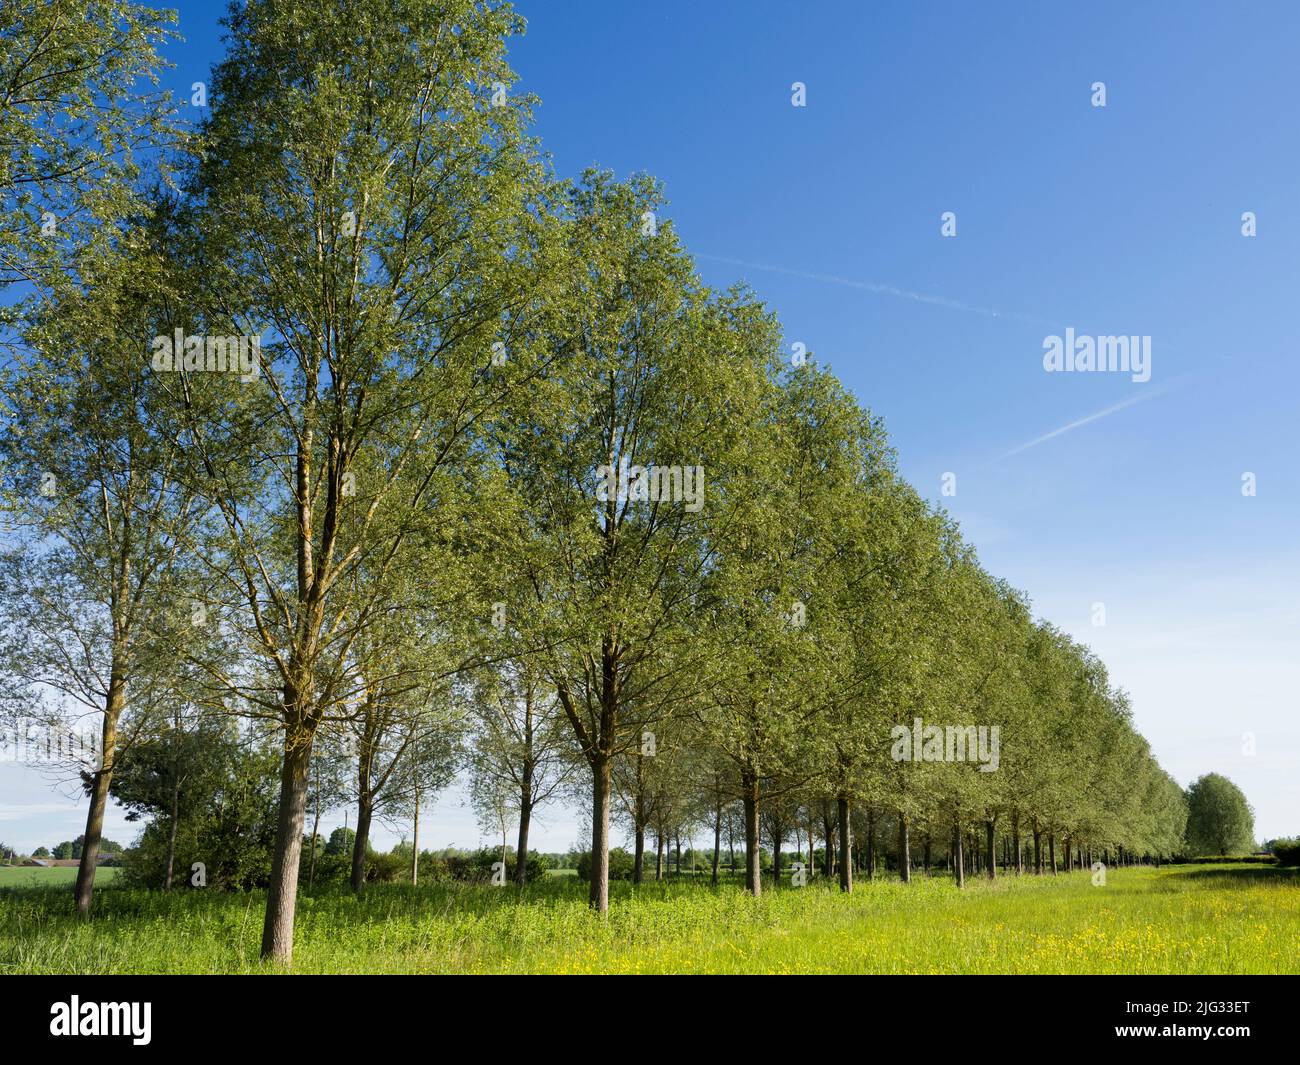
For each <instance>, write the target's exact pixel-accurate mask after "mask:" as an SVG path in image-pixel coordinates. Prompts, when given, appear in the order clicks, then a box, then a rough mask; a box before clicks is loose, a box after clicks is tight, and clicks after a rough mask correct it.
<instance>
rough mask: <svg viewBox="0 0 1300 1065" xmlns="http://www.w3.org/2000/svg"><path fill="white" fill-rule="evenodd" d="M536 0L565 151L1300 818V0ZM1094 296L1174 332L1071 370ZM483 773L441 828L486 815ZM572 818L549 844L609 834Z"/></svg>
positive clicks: (1138, 716) (1167, 731)
mask: <svg viewBox="0 0 1300 1065" xmlns="http://www.w3.org/2000/svg"><path fill="white" fill-rule="evenodd" d="M518 6H519V10H520V11H521V12H522V13H523V14H524V15H525V17H527V18H528V20H529V29H528V34H527V36H526V37H525V38H523V39H522V40H520V41H517V42H516V43H515V44H514V45H513V47H512V56H513V61H514V65H515V67H516V70H517V71H518V72H519V74H520V88H521V89H524V90H527V91H530V92H535V93H536V94H537V95H538V96H539V97H540V98H541V106H540V108H539V110H538V113H537V123H536V132H537V133H538V135H539V136H540V137H541V138H542V141H543V144H544V146H545V148H546V150H547V151H548V152H549V153H550V154H551V155H552V157H553V160H554V165H555V168H556V170H557V171H558V172H559V173H560V174H564V175H575V174H577V173H578V172H580V171H581V170H582V169H583V168H584V167H586V166H588V165H592V164H597V165H600V166H604V167H608V168H611V169H613V170H614V171H615V172H616V173H618V174H619V175H620V176H624V175H626V174H628V173H630V172H632V171H636V170H645V171H648V172H650V173H652V174H654V175H656V176H657V177H659V178H661V179H662V180H663V181H664V182H665V184H666V188H667V194H668V197H669V200H670V209H669V214H670V215H671V217H672V219H673V221H674V224H675V225H676V226H677V228H678V230H679V232H680V233H681V235H682V236H683V238H684V240H685V242H686V245H687V247H688V248H689V249H690V250H691V251H692V252H693V253H694V254H695V255H696V257H697V261H698V266H699V270H700V273H701V276H702V277H703V278H704V280H706V281H707V282H709V283H712V284H715V285H718V286H727V285H729V284H731V283H733V282H735V281H737V280H742V279H743V280H745V281H747V282H748V283H749V284H750V285H751V286H752V287H753V288H754V289H755V291H756V292H757V293H758V294H759V295H760V296H761V297H762V298H763V299H764V300H765V301H767V302H768V304H769V305H770V306H771V307H772V308H773V309H774V310H775V311H776V312H777V314H778V315H779V317H780V319H781V321H782V323H783V325H784V328H785V332H786V337H787V340H789V341H795V340H799V341H802V342H803V343H805V344H806V345H807V346H808V348H809V349H810V350H811V351H812V352H813V354H814V355H815V357H816V358H817V359H818V360H819V361H822V362H827V363H829V364H830V365H831V366H832V367H833V368H834V369H835V371H836V372H837V373H838V374H839V376H840V377H841V378H842V379H843V380H844V381H845V383H846V384H847V385H848V386H849V387H851V388H852V389H853V391H854V392H855V394H856V395H857V396H858V398H859V399H860V400H861V401H862V402H863V403H864V404H865V405H867V406H869V407H871V408H872V409H873V410H874V411H875V412H876V413H877V414H880V415H881V416H883V417H884V418H885V420H886V423H887V425H888V428H889V431H890V434H891V438H892V440H893V442H894V444H895V446H896V447H897V448H898V451H899V456H900V462H901V466H902V469H903V471H904V473H905V475H906V476H907V477H908V478H909V479H910V480H911V481H912V482H913V483H914V484H915V485H916V486H917V487H918V488H919V489H920V490H921V491H922V492H923V493H924V494H925V495H927V496H928V497H930V498H931V499H933V500H934V501H936V502H941V503H943V504H944V505H945V506H947V507H948V509H949V510H950V511H951V513H952V514H953V515H954V517H956V518H957V519H959V520H960V521H961V523H962V526H963V529H964V530H965V533H966V535H967V537H968V538H969V539H970V540H971V541H972V542H974V544H975V545H976V546H977V548H978V549H979V552H980V556H981V558H982V560H983V561H984V563H985V565H986V566H987V568H988V569H990V570H991V571H992V572H993V573H995V574H997V575H999V576H1001V577H1004V578H1006V579H1007V580H1009V581H1010V582H1011V583H1012V584H1014V585H1016V586H1017V587H1020V588H1023V589H1024V590H1026V591H1027V592H1028V593H1029V595H1030V596H1031V598H1032V600H1033V602H1034V606H1035V610H1036V612H1037V613H1038V614H1039V615H1041V616H1043V617H1046V618H1048V619H1050V620H1051V621H1053V622H1054V623H1056V624H1057V625H1059V626H1060V627H1061V628H1063V629H1065V630H1067V631H1069V632H1071V633H1072V634H1074V635H1075V636H1076V637H1077V638H1079V639H1081V640H1083V641H1084V642H1086V643H1088V644H1090V645H1091V646H1092V647H1093V648H1094V649H1096V651H1097V652H1098V653H1099V654H1100V655H1101V656H1102V658H1103V659H1104V660H1105V661H1106V663H1107V665H1108V666H1109V668H1110V671H1111V676H1112V678H1113V680H1114V681H1115V682H1116V683H1118V684H1120V685H1122V686H1124V687H1125V688H1127V689H1128V690H1129V691H1130V692H1131V694H1132V696H1133V706H1134V714H1135V720H1136V724H1137V727H1138V729H1139V730H1140V731H1141V732H1142V733H1143V734H1144V735H1145V736H1146V737H1147V738H1148V739H1149V740H1150V741H1151V743H1152V745H1153V747H1154V750H1155V753H1156V756H1157V757H1158V758H1159V760H1160V762H1161V763H1162V765H1164V766H1165V768H1166V769H1168V770H1169V771H1170V772H1171V773H1172V774H1173V775H1174V776H1175V777H1176V778H1177V779H1178V780H1179V782H1180V783H1183V784H1187V783H1189V782H1190V781H1191V780H1192V779H1194V778H1195V777H1197V776H1199V775H1201V774H1202V773H1205V772H1210V771H1218V772H1223V773H1225V774H1227V775H1228V776H1230V777H1231V778H1232V779H1233V780H1235V781H1236V782H1237V783H1238V784H1239V785H1240V786H1241V787H1242V788H1243V790H1244V791H1245V792H1246V795H1247V798H1248V799H1249V800H1250V801H1251V803H1252V804H1253V805H1254V807H1255V812H1256V831H1257V835H1258V836H1259V837H1261V838H1265V837H1270V836H1276V835H1283V834H1293V833H1295V832H1296V831H1297V815H1298V814H1300V720H1298V719H1297V712H1296V706H1297V692H1298V691H1300V654H1297V641H1296V634H1297V631H1300V627H1298V626H1297V621H1298V620H1300V595H1298V594H1297V593H1298V592H1300V545H1298V544H1297V537H1296V531H1297V527H1298V526H1300V476H1298V475H1297V465H1296V456H1297V448H1296V440H1295V435H1296V426H1297V424H1298V423H1300V417H1298V414H1300V370H1298V369H1297V366H1296V361H1295V358H1294V348H1295V341H1296V337H1295V333H1294V332H1293V330H1295V329H1296V328H1297V316H1296V314H1295V307H1296V305H1297V301H1296V296H1295V293H1296V291H1297V282H1298V281H1300V255H1298V254H1297V252H1298V251H1300V206H1298V204H1300V197H1298V196H1297V192H1298V191H1300V190H1298V185H1300V138H1297V137H1296V135H1295V130H1296V120H1297V117H1300V65H1297V64H1296V63H1295V60H1294V41H1295V40H1296V39H1297V36H1298V35H1300V8H1298V7H1296V5H1294V4H1286V3H1273V4H1269V3H1256V4H1251V5H1249V7H1243V6H1242V5H1235V4H1233V5H1229V4H1226V3H1221V4H1208V3H1188V4H1184V5H1179V6H1178V7H1177V8H1175V7H1172V6H1171V5H1169V4H1167V3H1157V2H1148V3H1133V2H1128V3H1091V4H1086V5H1085V4H1071V5H1058V4H1053V5H1027V4H1023V3H1017V4H1009V3H1008V4H995V3H987V2H985V3H981V4H979V5H971V4H958V3H920V2H918V3H903V2H901V0H900V2H896V3H888V4H883V3H869V4H866V3H860V2H856V0H834V2H809V3H798V4H792V3H788V2H785V0H781V2H775V0H751V2H744V3H742V2H725V3H724V2H718V3H702V2H700V0H695V2H692V3H679V2H676V0H656V2H654V3H630V2H629V3H618V4H614V3H608V2H607V0H563V2H559V0H552V2H550V3H545V2H540V0H520V3H519V5H518ZM180 12H181V30H182V32H183V33H184V34H185V35H186V37H187V42H186V43H185V44H184V45H180V46H177V47H175V48H173V49H171V50H170V52H169V56H170V58H171V59H172V60H173V61H174V62H175V63H176V64H177V69H176V70H175V71H173V72H172V74H171V76H170V77H169V79H168V82H169V84H170V85H171V86H172V87H173V88H175V89H176V90H177V92H178V95H181V96H184V97H188V95H189V86H190V83H191V82H192V81H195V80H199V79H205V80H206V74H207V70H208V67H209V65H210V64H211V63H212V62H213V61H214V60H215V59H216V58H217V57H218V56H219V54H220V42H219V33H218V28H217V26H216V18H217V14H218V12H217V9H216V6H215V5H212V4H209V3H206V2H203V3H200V2H187V3H182V4H181V5H180ZM795 81H801V82H803V83H805V85H806V86H807V106H806V107H802V108H796V107H792V106H791V102H790V97H791V85H792V83H793V82H795ZM1097 81H1101V82H1104V83H1105V86H1106V106H1105V107H1104V108H1102V107H1094V106H1092V103H1091V98H1092V85H1093V83H1094V82H1097ZM945 211H951V212H954V213H955V214H956V216H957V235H956V236H955V237H952V238H945V237H943V236H941V235H940V216H941V214H942V213H943V212H945ZM1245 211H1252V212H1254V213H1255V215H1256V217H1257V226H1258V235H1257V236H1255V237H1253V238H1247V237H1244V236H1242V234H1241V225H1242V223H1241V215H1242V213H1243V212H1245ZM1067 328H1073V329H1074V330H1075V331H1076V333H1078V334H1088V335H1112V334H1118V335H1126V336H1127V335H1139V336H1149V337H1151V348H1152V359H1151V379H1150V381H1148V382H1145V383H1135V382H1133V381H1131V380H1130V378H1129V376H1128V375H1123V374H1116V373H1092V374H1087V373H1047V372H1045V371H1044V369H1043V364H1042V357H1043V342H1044V338H1045V337H1046V336H1048V335H1062V334H1064V332H1065V330H1066V329H1067ZM1102 412H1108V413H1102ZM1098 414H1101V416H1100V417H1093V416H1094V415H1098ZM1089 419H1090V420H1089ZM1079 422H1082V424H1078V425H1076V424H1075V423H1079ZM1070 426H1073V428H1066V427H1070ZM1062 429H1065V431H1063V432H1058V430H1062ZM1049 434H1055V435H1049ZM1043 437H1047V439H1040V438H1043ZM1026 445H1029V446H1026ZM946 472H951V473H954V474H955V475H956V485H957V494H956V495H955V496H953V497H949V498H942V499H941V498H940V494H939V493H940V484H941V481H940V478H941V476H942V475H943V474H944V473H946ZM1246 472H1250V473H1253V474H1255V476H1256V479H1257V494H1256V495H1255V496H1253V497H1249V496H1244V495H1243V494H1242V475H1243V473H1246ZM1099 602H1100V603H1104V604H1105V620H1106V624H1105V626H1104V627H1098V626H1094V625H1093V624H1092V617H1093V604H1094V603H1099ZM1246 732H1251V733H1253V734H1254V736H1255V753H1254V754H1253V755H1247V754H1243V733H1246ZM58 802H60V800H59V798H58V796H57V795H52V794H51V792H50V791H49V789H48V788H47V787H45V785H44V784H43V783H41V782H40V781H39V779H38V778H37V777H35V775H34V774H28V773H27V772H26V771H23V770H19V769H17V768H16V767H13V766H0V838H4V839H6V840H9V841H11V842H13V843H15V844H17V845H19V846H23V845H24V844H30V845H33V846H34V845H35V844H37V843H40V842H45V843H54V842H57V839H56V837H57V838H58V839H61V838H68V837H71V836H74V835H76V834H78V833H79V832H80V831H81V827H82V826H81V823H82V821H83V820H84V807H80V806H78V805H77V804H75V803H69V804H68V805H67V807H66V808H64V809H60V810H48V809H42V810H36V809H32V808H31V807H32V806H33V805H41V804H44V805H51V804H55V803H58ZM459 802H460V799H459V797H458V796H457V795H456V794H455V793H448V794H447V795H445V796H444V798H443V800H442V802H441V804H440V807H439V809H438V810H437V811H435V813H434V815H433V819H432V824H430V825H429V826H427V827H423V826H422V830H421V836H422V838H426V839H429V841H430V843H431V844H444V843H457V844H459V845H470V844H473V843H475V842H477V839H478V831H477V828H476V826H475V824H474V820H473V817H472V816H471V815H470V814H469V812H468V810H466V809H463V808H461V807H460V805H459ZM117 816H118V815H117V814H116V813H115V814H114V817H117ZM338 821H339V823H341V817H340V818H339V819H338ZM543 821H544V824H543V825H542V826H541V830H540V831H538V832H536V833H535V843H536V845H537V846H538V847H540V848H542V849H562V848H564V847H567V846H568V844H569V843H571V842H573V841H574V840H575V839H577V838H578V836H579V829H578V826H577V822H576V820H575V819H574V818H572V817H570V816H568V815H567V814H562V813H561V812H559V811H552V812H551V814H550V815H549V816H544V818H543ZM107 830H108V834H109V835H114V834H115V833H116V834H117V838H121V839H122V840H123V841H124V842H125V841H126V840H127V839H129V837H130V835H131V834H132V830H131V829H130V828H129V827H128V826H124V825H121V823H120V820H118V821H114V819H113V818H110V823H109V825H108V829H107ZM395 838H396V836H395V835H393V834H388V833H383V832H381V833H379V834H378V839H377V842H379V843H385V842H388V841H389V840H390V839H395Z"/></svg>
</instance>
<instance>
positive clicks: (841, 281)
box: [695, 253, 1056, 327]
mask: <svg viewBox="0 0 1300 1065" xmlns="http://www.w3.org/2000/svg"><path fill="white" fill-rule="evenodd" d="M695 258H697V259H708V260H710V261H711V262H716V263H728V264H729V265H731V266H739V267H742V268H743V269H745V270H767V271H769V272H771V273H774V274H785V275H786V276H787V277H798V278H802V279H803V280H804V281H822V282H825V283H826V284H830V285H842V286H844V287H845V288H856V289H858V290H859V291H860V292H871V293H874V294H875V295H877V296H894V297H896V298H897V299H902V300H912V301H913V302H914V303H928V304H930V305H931V306H933V307H944V308H946V309H947V310H950V311H965V312H966V313H967V314H979V315H983V316H984V317H985V318H1001V319H1007V320H1014V321H1018V322H1028V323H1030V324H1032V325H1047V326H1052V327H1055V325H1056V323H1055V322H1047V321H1044V320H1042V319H1041V318H1031V317H1030V316H1029V315H1027V314H1020V313H1018V312H1014V311H1013V312H1011V313H1007V312H1005V311H995V310H991V309H990V308H988V307H973V306H971V304H969V303H962V302H961V301H960V300H950V299H948V298H947V297H945V296H932V295H930V294H929V293H926V292H911V291H909V290H908V289H905V288H899V287H898V286H897V285H885V284H881V283H880V282H878V281H857V280H854V279H853V278H851V277H837V276H836V275H835V274H815V273H811V272H810V271H808V270H791V269H789V268H788V267H784V266H772V265H770V264H768V263H751V262H746V261H745V260H744V259H731V258H728V257H727V256H725V255H702V254H699V253H696V255H695Z"/></svg>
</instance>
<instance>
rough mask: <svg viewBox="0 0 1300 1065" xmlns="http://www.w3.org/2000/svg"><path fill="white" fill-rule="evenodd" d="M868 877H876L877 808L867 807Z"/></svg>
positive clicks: (872, 878)
mask: <svg viewBox="0 0 1300 1065" xmlns="http://www.w3.org/2000/svg"><path fill="white" fill-rule="evenodd" d="M867 879H868V880H875V879H876V808H875V807H874V806H868V807H867Z"/></svg>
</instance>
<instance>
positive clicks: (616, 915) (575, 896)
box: [0, 864, 1300, 974]
mask: <svg viewBox="0 0 1300 1065" xmlns="http://www.w3.org/2000/svg"><path fill="white" fill-rule="evenodd" d="M0 884H3V887H2V888H0V973H10V974H15V973H256V972H267V971H275V970H274V968H273V967H270V966H264V965H263V964H261V963H260V962H259V960H258V948H259V941H260V935H261V926H262V910H263V906H264V903H265V899H264V896H263V895H262V894H260V893H252V894H246V895H244V894H218V893H215V892H213V893H210V894H203V893H198V892H177V893H175V894H172V895H163V894H161V893H156V892H146V891H140V890H136V889H128V888H124V887H117V886H108V887H106V888H105V889H104V890H101V891H97V893H96V896H95V914H96V917H95V920H94V921H93V922H92V923H90V924H83V923H80V922H78V921H77V920H76V919H75V918H74V916H73V913H72V899H71V895H70V892H69V891H67V890H66V888H59V889H54V888H43V887H31V886H28V885H26V884H23V885H20V886H17V887H14V886H13V885H12V883H11V882H8V881H0ZM293 971H294V972H298V973H499V972H536V973H660V972H675V973H1153V974H1163V973H1204V974H1216V973H1300V872H1297V870H1295V869H1284V868H1278V867H1275V866H1260V865H1246V864H1218V865H1181V866H1165V867H1163V868H1160V869H1153V868H1145V867H1142V868H1130V869H1115V870H1110V871H1109V872H1108V874H1107V883H1106V884H1105V886H1103V887H1095V886H1093V884H1092V880H1091V875H1090V874H1089V873H1086V872H1085V873H1073V874H1070V875H1064V874H1062V875H1059V876H1057V877H1051V876H1044V877H1033V876H1025V877H1022V878H1020V879H1018V880H1017V879H1015V878H1006V879H1000V880H999V881H998V882H997V883H996V884H989V883H988V882H987V881H968V883H967V887H966V888H965V890H963V891H958V890H956V889H955V888H954V886H953V884H952V882H951V881H950V880H949V879H947V878H946V877H936V878H934V879H932V880H929V879H926V878H924V877H919V878H916V879H914V880H913V882H912V883H911V884H910V885H904V884H901V883H899V882H897V881H893V880H887V881H877V882H876V883H873V884H859V885H858V887H857V888H856V889H855V891H854V893H853V894H852V895H851V896H848V897H845V896H842V895H841V894H840V893H839V892H838V891H837V890H835V888H834V887H833V886H832V885H827V884H825V883H822V882H816V881H814V883H813V884H811V885H810V886H809V887H807V888H803V889H797V890H796V889H792V888H789V887H783V888H781V889H777V890H770V889H769V890H767V891H765V893H764V895H763V896H762V897H761V898H759V899H757V900H755V899H752V898H749V897H748V896H746V895H745V894H744V893H743V892H742V891H741V889H740V888H739V886H737V885H735V884H725V885H723V886H722V887H721V888H719V889H716V890H715V889H712V888H710V887H709V886H708V885H707V884H706V883H691V882H668V883H662V884H656V883H650V884H645V885H642V886H641V887H640V888H638V889H636V890H635V891H634V890H633V889H632V887H631V885H629V884H626V883H616V884H613V885H611V902H610V910H609V914H608V917H607V918H606V919H604V920H601V919H600V918H598V917H596V916H595V915H593V914H592V913H591V912H590V911H589V910H588V908H587V905H586V885H585V884H584V883H583V882H581V881H578V880H577V879H576V878H574V877H563V878H548V879H547V880H546V881H545V882H543V883H540V884H537V885H534V886H530V887H529V888H527V889H526V890H525V892H524V893H523V895H522V897H521V896H520V895H518V894H517V893H516V892H515V890H514V889H513V888H502V889H494V888H488V887H475V886H464V885H448V884H430V885H427V886H423V885H422V886H420V887H418V888H412V887H410V886H407V885H375V886H371V887H369V888H367V890H366V892H365V894H364V896H363V897H362V898H361V899H357V898H354V897H353V896H352V895H350V894H349V893H347V892H346V891H331V892H329V893H326V894H317V895H315V896H307V895H304V896H302V898H301V899H300V902H299V907H298V922H297V929H296V937H295V948H294V964H293Z"/></svg>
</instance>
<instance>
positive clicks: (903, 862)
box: [898, 810, 912, 884]
mask: <svg viewBox="0 0 1300 1065" xmlns="http://www.w3.org/2000/svg"><path fill="white" fill-rule="evenodd" d="M898 875H899V876H900V877H901V878H902V880H903V883H904V884H910V883H911V882H912V829H911V826H910V825H909V824H908V823H907V814H905V813H903V811H902V810H899V811H898Z"/></svg>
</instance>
